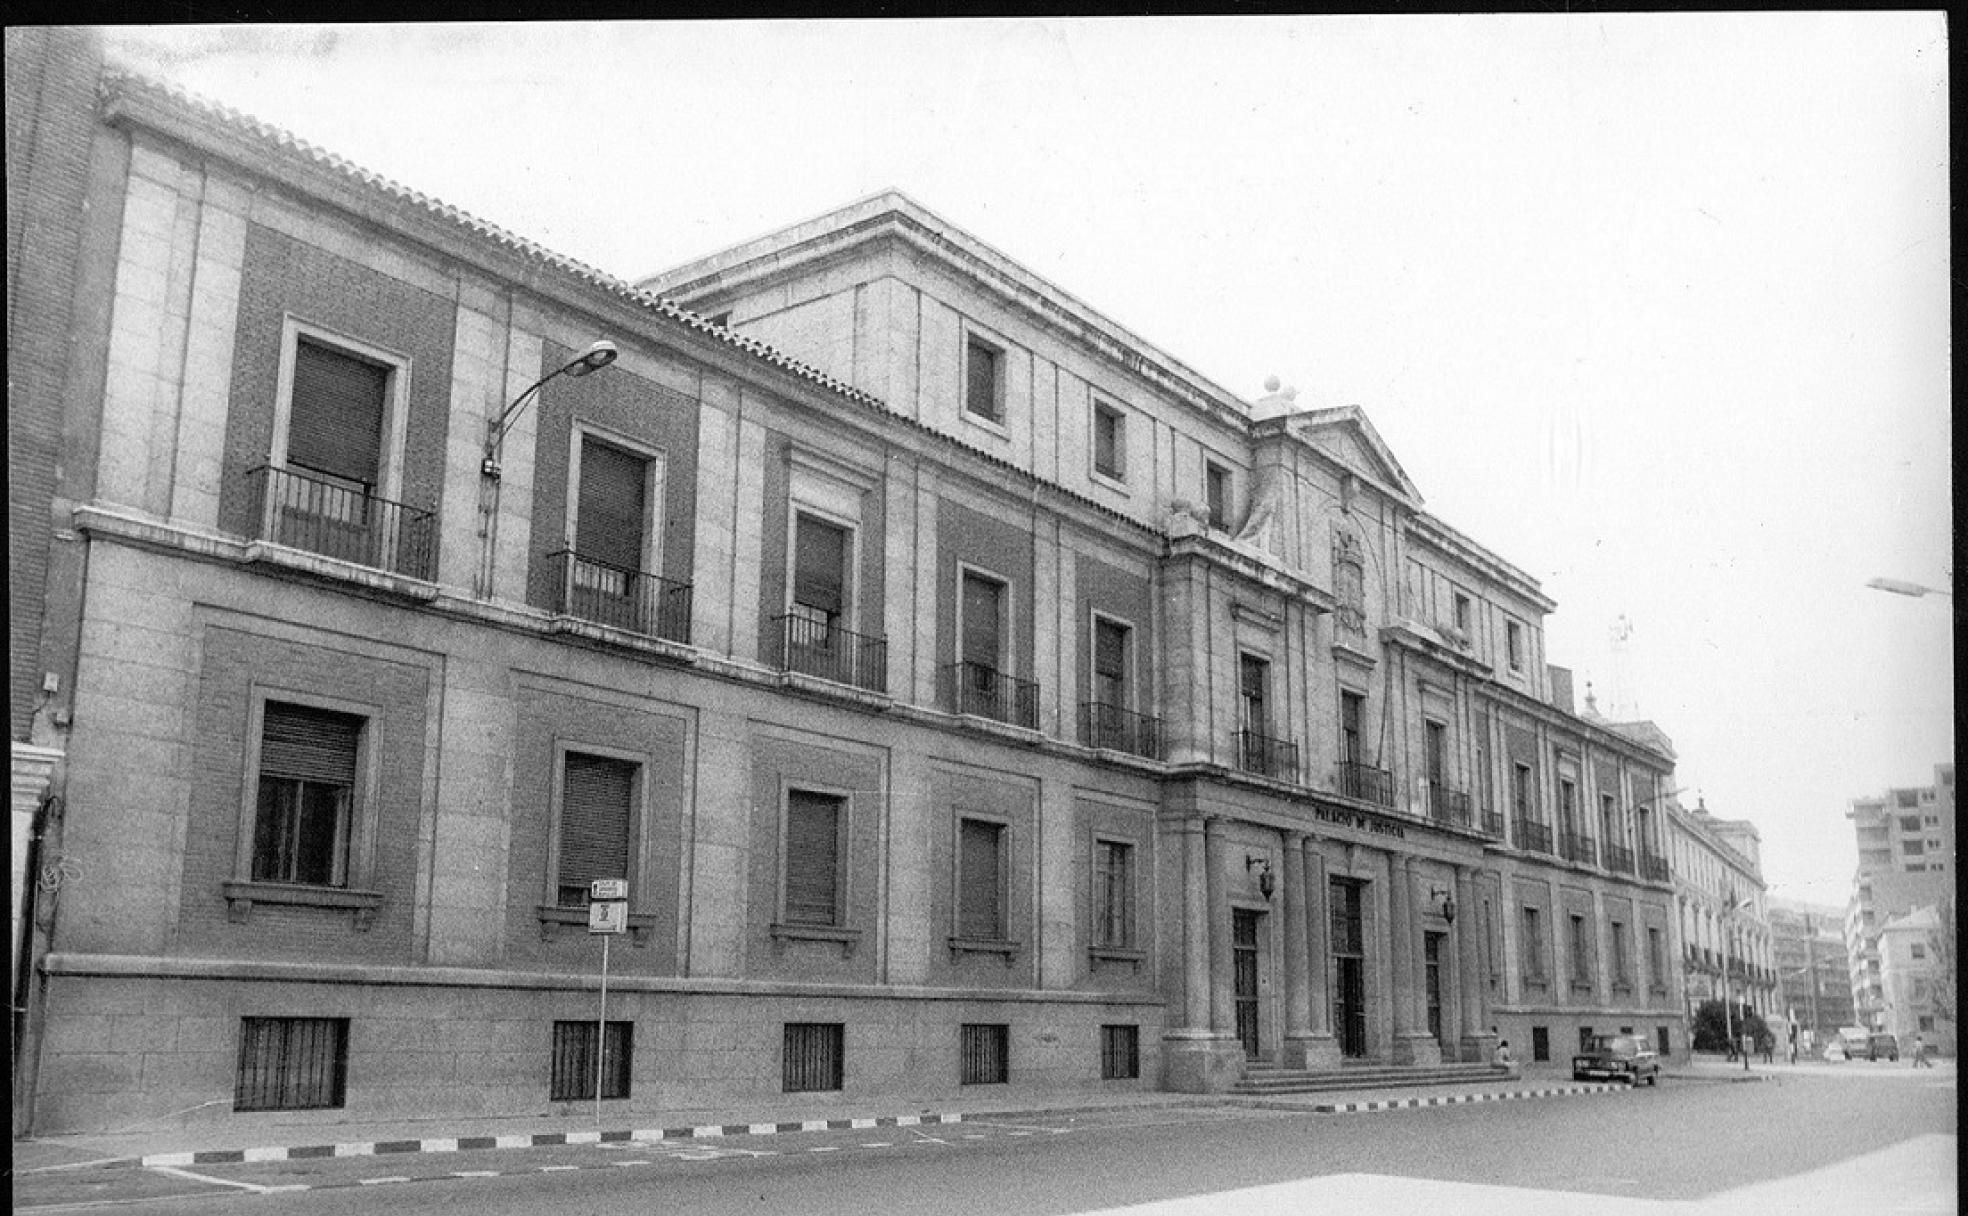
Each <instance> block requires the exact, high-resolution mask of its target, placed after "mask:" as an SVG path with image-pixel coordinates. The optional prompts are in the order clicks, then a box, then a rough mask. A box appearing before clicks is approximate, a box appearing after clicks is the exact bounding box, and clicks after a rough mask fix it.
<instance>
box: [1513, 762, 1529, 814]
mask: <svg viewBox="0 0 1968 1216" xmlns="http://www.w3.org/2000/svg"><path fill="white" fill-rule="evenodd" d="M1510 809H1511V810H1512V811H1513V812H1515V813H1516V816H1517V818H1519V819H1529V818H1530V817H1531V766H1530V765H1528V764H1513V765H1511V766H1510Z"/></svg>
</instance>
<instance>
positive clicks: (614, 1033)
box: [547, 1018, 635, 1102]
mask: <svg viewBox="0 0 1968 1216" xmlns="http://www.w3.org/2000/svg"><path fill="white" fill-rule="evenodd" d="M596 1029H597V1027H596V1025H595V1022H594V1019H592V1018H590V1019H588V1020H587V1021H583V1022H555V1023H554V1024H553V1078H552V1081H551V1082H550V1083H549V1087H548V1092H547V1097H548V1100H550V1101H553V1102H579V1101H582V1100H583V1099H585V1100H587V1101H589V1102H592V1101H594V1096H595V1069H596V1067H597V1066H599V1068H600V1070H601V1096H602V1097H603V1098H626V1097H628V1096H629V1072H630V1063H631V1060H632V1059H633V1055H634V1050H635V1023H633V1022H610V1023H608V1034H607V1036H606V1038H605V1039H604V1040H603V1042H602V1046H603V1048H604V1051H603V1053H602V1058H601V1059H600V1060H599V1061H597V1060H596V1059H595V1041H596V1035H595V1030H596Z"/></svg>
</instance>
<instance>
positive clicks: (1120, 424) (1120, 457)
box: [1093, 402, 1127, 481]
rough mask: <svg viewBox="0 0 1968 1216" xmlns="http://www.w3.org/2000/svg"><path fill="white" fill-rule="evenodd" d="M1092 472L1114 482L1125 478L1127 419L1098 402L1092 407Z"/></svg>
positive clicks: (1109, 406)
mask: <svg viewBox="0 0 1968 1216" xmlns="http://www.w3.org/2000/svg"><path fill="white" fill-rule="evenodd" d="M1093 471H1094V472H1096V473H1098V474H1100V475H1101V476H1102V477H1111V478H1113V479H1114V480H1115V481H1124V480H1126V478H1127V418H1126V417H1125V416H1124V415H1123V414H1122V413H1121V411H1119V410H1117V409H1115V408H1114V407H1113V406H1111V405H1103V404H1101V403H1099V402H1095V403H1094V407H1093Z"/></svg>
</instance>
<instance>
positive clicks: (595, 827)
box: [554, 752, 638, 908]
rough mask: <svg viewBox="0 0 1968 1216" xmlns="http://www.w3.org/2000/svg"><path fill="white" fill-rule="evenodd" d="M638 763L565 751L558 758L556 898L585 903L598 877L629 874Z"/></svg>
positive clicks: (575, 904) (566, 905) (570, 905)
mask: <svg viewBox="0 0 1968 1216" xmlns="http://www.w3.org/2000/svg"><path fill="white" fill-rule="evenodd" d="M637 767H638V766H637V765H636V764H635V763H634V762H633V761H629V760H616V759H613V758H611V757H608V756H590V755H586V754H583V753H581V752H568V753H567V754H566V755H565V756H563V757H562V758H561V785H560V864H559V866H558V869H557V871H556V878H555V882H554V890H555V893H556V898H555V902H556V903H558V904H559V905H560V906H561V907H563V908H585V907H586V906H587V904H588V887H589V884H590V883H592V882H594V880H595V879H597V878H628V877H629V825H630V822H631V818H632V815H633V811H634V803H635V786H636V771H637Z"/></svg>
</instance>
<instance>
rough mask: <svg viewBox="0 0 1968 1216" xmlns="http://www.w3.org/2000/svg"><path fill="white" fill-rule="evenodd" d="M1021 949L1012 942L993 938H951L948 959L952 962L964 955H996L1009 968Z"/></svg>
mask: <svg viewBox="0 0 1968 1216" xmlns="http://www.w3.org/2000/svg"><path fill="white" fill-rule="evenodd" d="M1022 948H1023V947H1022V946H1021V945H1020V944H1019V943H1018V942H1014V941H1007V940H1005V939H1003V938H995V937H952V938H951V939H950V957H951V958H952V959H953V960H954V959H957V958H960V957H961V956H963V955H966V954H996V955H999V956H1000V957H1002V958H1003V959H1004V965H1005V966H1007V967H1009V966H1011V961H1012V959H1014V958H1015V957H1017V955H1018V952H1019V950H1020V949H1022Z"/></svg>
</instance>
